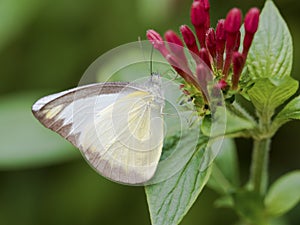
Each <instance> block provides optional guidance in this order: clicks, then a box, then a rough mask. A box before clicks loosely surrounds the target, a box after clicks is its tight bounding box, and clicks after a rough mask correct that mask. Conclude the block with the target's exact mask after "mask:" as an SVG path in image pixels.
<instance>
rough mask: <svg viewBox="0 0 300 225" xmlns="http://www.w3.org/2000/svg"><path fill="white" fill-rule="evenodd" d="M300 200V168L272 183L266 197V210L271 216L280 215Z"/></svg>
mask: <svg viewBox="0 0 300 225" xmlns="http://www.w3.org/2000/svg"><path fill="white" fill-rule="evenodd" d="M299 201H300V170H297V171H293V172H290V173H288V174H285V175H284V176H282V177H280V178H279V179H278V180H277V181H275V183H274V184H272V185H271V187H270V190H269V192H268V193H267V195H266V198H265V205H266V211H267V213H268V214H269V215H271V216H280V215H282V214H284V213H286V212H287V211H289V210H290V209H292V208H293V207H294V206H295V205H296V204H297V203H298V202H299Z"/></svg>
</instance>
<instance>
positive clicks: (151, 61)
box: [149, 45, 153, 75]
mask: <svg viewBox="0 0 300 225" xmlns="http://www.w3.org/2000/svg"><path fill="white" fill-rule="evenodd" d="M152 58H153V45H151V52H150V65H149V66H150V74H151V75H152V74H153V60H152Z"/></svg>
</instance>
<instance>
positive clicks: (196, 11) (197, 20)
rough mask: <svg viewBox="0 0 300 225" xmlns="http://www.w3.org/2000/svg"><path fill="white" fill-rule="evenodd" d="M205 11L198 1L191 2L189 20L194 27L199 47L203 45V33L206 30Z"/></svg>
mask: <svg viewBox="0 0 300 225" xmlns="http://www.w3.org/2000/svg"><path fill="white" fill-rule="evenodd" d="M207 15H208V14H207V12H206V11H205V8H204V7H203V6H202V5H201V3H200V2H199V1H196V2H193V4H192V8H191V21H192V24H193V25H194V27H195V30H196V35H197V38H198V41H199V43H200V46H201V47H204V46H205V34H206V30H207Z"/></svg>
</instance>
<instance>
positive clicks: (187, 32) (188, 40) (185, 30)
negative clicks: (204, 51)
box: [180, 25, 199, 59]
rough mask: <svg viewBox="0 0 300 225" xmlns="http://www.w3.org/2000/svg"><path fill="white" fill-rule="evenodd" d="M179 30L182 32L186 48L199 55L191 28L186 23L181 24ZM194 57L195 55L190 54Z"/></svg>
mask: <svg viewBox="0 0 300 225" xmlns="http://www.w3.org/2000/svg"><path fill="white" fill-rule="evenodd" d="M180 32H181V34H182V37H183V40H184V42H185V44H186V46H187V48H188V49H189V50H190V51H191V52H192V53H195V54H196V55H199V49H198V46H197V42H196V38H195V35H194V33H193V32H192V30H191V29H190V28H189V27H188V26H187V25H182V26H181V27H180ZM192 56H193V58H194V59H195V55H194V54H192Z"/></svg>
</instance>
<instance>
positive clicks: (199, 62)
mask: <svg viewBox="0 0 300 225" xmlns="http://www.w3.org/2000/svg"><path fill="white" fill-rule="evenodd" d="M209 9H210V4H209V1H208V0H194V2H193V3H192V6H191V11H190V13H191V15H190V16H191V22H192V24H193V26H194V29H195V34H196V35H195V34H194V33H193V31H192V29H191V28H189V27H188V26H187V25H182V26H181V27H180V32H181V34H182V38H183V41H182V40H181V39H180V37H179V36H178V35H177V34H176V33H175V32H174V31H171V30H169V31H167V32H166V33H165V40H166V43H167V44H165V43H164V41H163V39H162V37H161V36H160V35H159V34H158V33H157V32H155V31H154V30H148V31H147V38H148V39H149V40H150V42H151V43H152V45H153V46H154V48H156V49H157V50H159V51H160V52H161V54H162V55H163V56H164V57H165V58H166V59H167V61H168V62H169V63H170V64H171V65H172V67H173V68H174V69H175V70H176V71H177V73H178V74H179V75H181V76H182V77H183V78H184V79H185V81H186V82H187V83H188V84H189V85H193V86H194V87H196V88H197V89H198V90H199V91H200V92H202V93H203V92H205V90H204V89H205V88H204V86H206V85H207V79H206V78H205V76H206V75H205V76H204V75H203V74H205V73H204V72H203V71H204V64H203V62H204V63H205V64H206V65H207V67H208V68H209V69H211V71H212V74H214V79H215V80H217V84H216V87H218V88H220V89H222V90H224V89H225V88H226V89H229V88H230V89H232V90H238V84H239V79H240V76H241V73H242V70H243V67H244V65H245V62H246V58H247V55H248V52H249V49H250V46H251V43H252V40H253V38H254V34H255V32H256V31H257V29H258V23H259V10H258V9H257V8H252V9H250V10H249V11H248V13H247V14H246V16H245V20H244V27H245V37H244V40H243V49H242V52H241V53H240V52H238V51H239V48H240V42H241V40H240V39H241V33H240V27H241V23H242V13H241V11H240V10H239V9H237V8H233V9H231V10H230V11H229V12H228V14H227V16H226V19H221V20H219V21H218V23H217V26H216V29H215V30H214V29H213V28H209V26H210V15H209ZM197 42H198V44H199V45H198V44H197ZM184 44H185V46H186V47H187V48H188V49H189V51H190V53H191V55H192V57H193V58H194V60H195V62H196V68H195V69H190V68H189V63H188V60H187V57H186V56H185V53H184V50H183V47H184ZM199 46H200V47H199ZM199 49H200V50H199ZM192 71H195V74H193V73H192ZM186 93H187V92H186Z"/></svg>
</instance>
